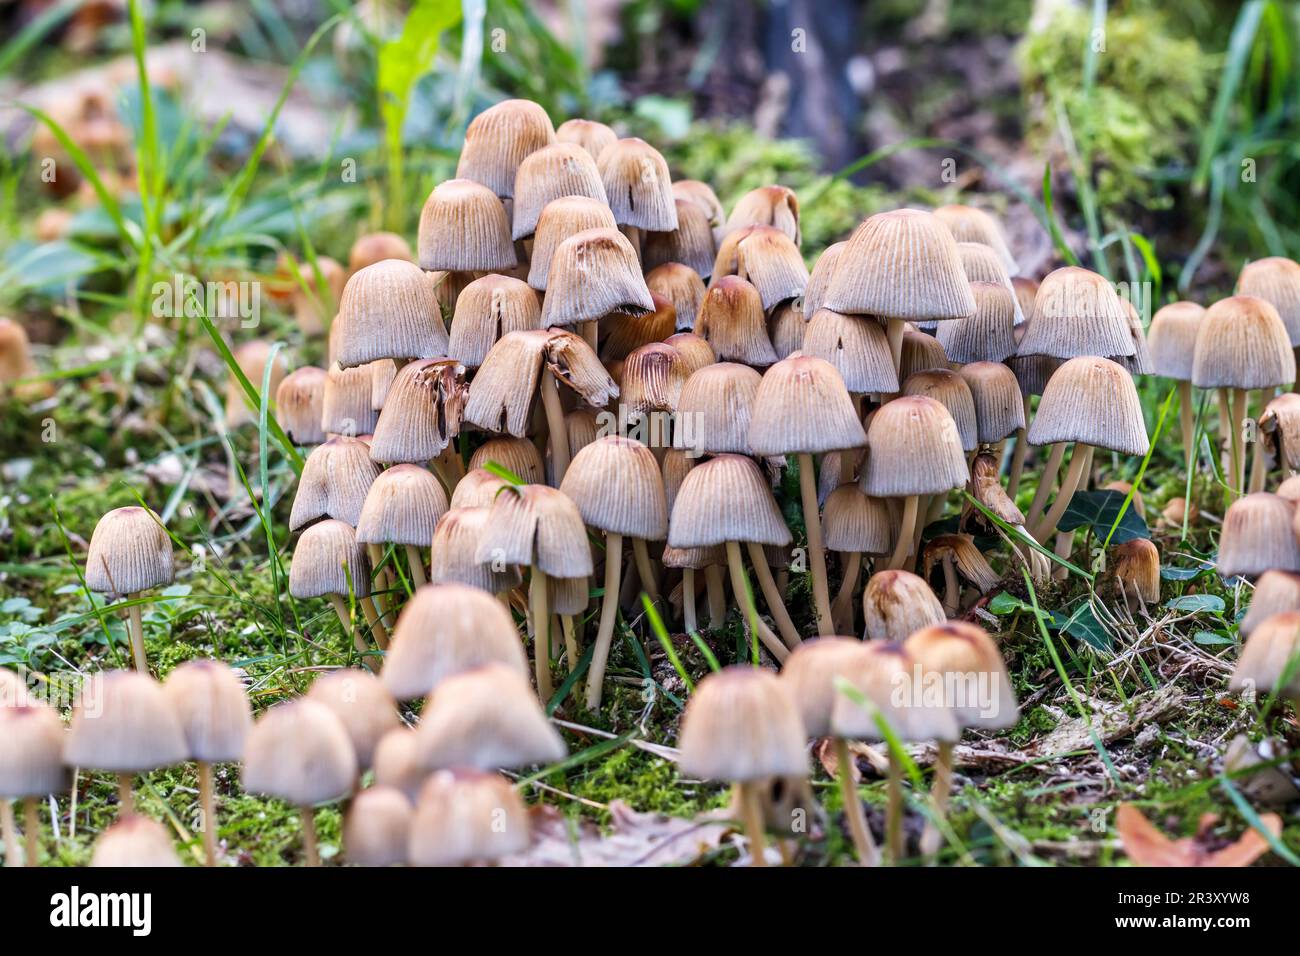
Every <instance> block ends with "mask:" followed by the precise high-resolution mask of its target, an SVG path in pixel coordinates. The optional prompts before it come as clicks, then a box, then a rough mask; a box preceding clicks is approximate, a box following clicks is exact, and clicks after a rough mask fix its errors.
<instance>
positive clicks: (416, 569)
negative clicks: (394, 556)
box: [406, 544, 429, 588]
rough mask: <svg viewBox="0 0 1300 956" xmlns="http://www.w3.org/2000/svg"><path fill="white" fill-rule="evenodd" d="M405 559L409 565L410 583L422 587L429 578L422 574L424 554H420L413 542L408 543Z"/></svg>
mask: <svg viewBox="0 0 1300 956" xmlns="http://www.w3.org/2000/svg"><path fill="white" fill-rule="evenodd" d="M406 561H407V563H408V564H409V565H410V566H411V583H413V584H414V585H415V586H416V587H417V588H420V587H424V585H426V584H427V583H428V582H429V579H428V578H427V577H425V574H424V556H423V555H421V554H420V549H419V548H417V547H416V546H415V545H413V544H408V545H407V546H406Z"/></svg>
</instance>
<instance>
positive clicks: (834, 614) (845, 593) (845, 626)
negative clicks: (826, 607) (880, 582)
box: [831, 551, 862, 634]
mask: <svg viewBox="0 0 1300 956" xmlns="http://www.w3.org/2000/svg"><path fill="white" fill-rule="evenodd" d="M843 561H844V580H843V581H841V582H840V590H839V593H837V594H836V595H835V601H834V603H833V604H831V618H832V620H834V622H835V633H836V634H852V633H853V592H854V590H855V589H856V588H857V585H858V574H859V572H861V570H862V554H861V552H858V551H847V552H844V555H843Z"/></svg>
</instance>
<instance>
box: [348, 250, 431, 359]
mask: <svg viewBox="0 0 1300 956" xmlns="http://www.w3.org/2000/svg"><path fill="white" fill-rule="evenodd" d="M334 322H335V324H337V325H338V326H339V331H338V333H337V334H338V355H337V360H338V363H339V364H340V365H342V366H343V367H344V368H351V367H352V366H354V365H364V364H365V363H366V362H373V361H375V360H376V359H410V358H434V357H437V356H440V355H446V354H447V329H446V327H445V326H444V325H443V324H442V312H441V310H440V309H439V307H438V300H437V297H436V296H435V294H434V287H433V285H432V284H431V283H430V281H429V280H428V279H427V278H426V277H425V274H424V273H423V272H422V271H421V270H420V267H419V266H417V265H416V264H415V263H413V262H406V261H404V260H402V259H384V260H383V261H381V262H376V263H375V264H374V265H370V266H366V267H365V268H364V269H361V270H360V271H359V272H356V273H353V275H352V278H350V279H349V280H348V284H347V285H346V286H344V288H343V298H342V300H341V301H340V302H339V314H338V318H336V319H335V320H334Z"/></svg>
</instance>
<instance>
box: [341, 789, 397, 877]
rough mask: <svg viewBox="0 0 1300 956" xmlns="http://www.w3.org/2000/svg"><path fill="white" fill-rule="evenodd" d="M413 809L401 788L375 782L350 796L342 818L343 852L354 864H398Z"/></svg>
mask: <svg viewBox="0 0 1300 956" xmlns="http://www.w3.org/2000/svg"><path fill="white" fill-rule="evenodd" d="M414 817H415V808H414V807H413V806H411V801H410V800H409V799H408V798H407V796H406V794H404V793H403V792H402V791H401V790H398V789H397V788H395V787H385V786H381V785H376V786H373V787H368V788H367V789H365V790H362V791H361V792H360V793H358V794H357V795H356V796H355V797H353V799H352V804H351V805H350V806H349V807H348V812H347V816H345V817H344V818H343V852H344V855H345V856H346V857H347V859H348V862H349V863H355V864H357V865H358V866H401V865H402V864H403V863H405V862H406V844H407V841H408V840H409V839H410V836H411V820H412V819H413V818H414Z"/></svg>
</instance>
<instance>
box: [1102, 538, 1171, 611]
mask: <svg viewBox="0 0 1300 956" xmlns="http://www.w3.org/2000/svg"><path fill="white" fill-rule="evenodd" d="M1111 570H1112V571H1113V572H1114V574H1115V581H1116V584H1117V586H1118V587H1119V588H1120V589H1122V593H1123V595H1124V597H1125V598H1126V599H1127V601H1128V603H1129V604H1130V605H1132V604H1134V602H1138V603H1141V604H1156V603H1157V602H1159V600H1160V550H1159V549H1158V548H1157V547H1156V546H1155V544H1154V543H1153V542H1152V541H1151V539H1150V538H1134V539H1133V540H1132V541H1125V542H1124V543H1123V544H1119V545H1116V546H1115V549H1114V555H1113V557H1112V562H1111Z"/></svg>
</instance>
